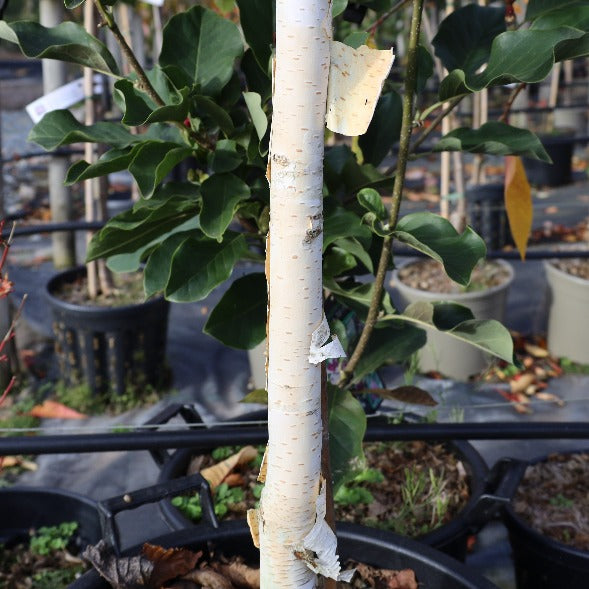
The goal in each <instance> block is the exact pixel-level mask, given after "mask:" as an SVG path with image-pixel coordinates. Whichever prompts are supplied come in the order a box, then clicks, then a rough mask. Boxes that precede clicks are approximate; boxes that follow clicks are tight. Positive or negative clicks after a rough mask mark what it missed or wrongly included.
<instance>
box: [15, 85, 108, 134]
mask: <svg viewBox="0 0 589 589" xmlns="http://www.w3.org/2000/svg"><path fill="white" fill-rule="evenodd" d="M94 92H95V93H96V94H100V93H101V92H102V77H101V76H100V75H99V74H95V75H94ZM84 98H85V96H84V78H78V79H77V80H74V81H73V82H69V83H68V84H65V85H63V86H60V87H59V88H56V89H55V90H53V91H52V92H49V93H48V94H45V95H44V96H41V98H37V100H34V101H33V102H31V103H30V104H27V106H26V107H25V108H26V111H27V113H28V115H29V116H30V117H31V119H33V122H34V123H35V124H36V123H38V122H39V121H40V120H41V119H42V118H43V117H44V116H45V114H46V113H48V112H50V111H52V110H58V109H60V108H69V107H70V106H72V105H74V104H76V102H80V101H82V100H84Z"/></svg>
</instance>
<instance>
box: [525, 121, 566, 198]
mask: <svg viewBox="0 0 589 589" xmlns="http://www.w3.org/2000/svg"><path fill="white" fill-rule="evenodd" d="M540 141H542V145H544V148H545V149H546V152H547V153H548V155H549V156H550V159H551V160H552V164H549V163H547V162H543V161H541V160H535V159H530V158H526V157H524V158H523V163H524V167H525V170H526V174H527V176H528V182H529V183H530V184H532V185H533V186H549V187H554V186H564V185H565V184H570V183H571V181H572V176H573V151H574V148H575V137H574V132H573V131H570V132H563V133H562V134H559V135H557V134H555V135H542V136H541V137H540Z"/></svg>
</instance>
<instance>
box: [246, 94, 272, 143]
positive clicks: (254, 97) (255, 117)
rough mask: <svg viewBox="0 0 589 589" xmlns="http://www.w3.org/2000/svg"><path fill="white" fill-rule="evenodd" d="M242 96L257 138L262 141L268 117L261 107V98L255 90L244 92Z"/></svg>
mask: <svg viewBox="0 0 589 589" xmlns="http://www.w3.org/2000/svg"><path fill="white" fill-rule="evenodd" d="M243 98H244V100H245V104H246V106H247V109H248V111H249V113H250V116H251V117H252V122H253V123H254V127H255V128H256V133H257V134H258V139H259V140H260V141H262V139H264V136H265V135H266V131H267V130H268V118H267V117H266V113H265V112H264V110H263V109H262V98H261V96H260V95H259V94H257V93H256V92H244V93H243Z"/></svg>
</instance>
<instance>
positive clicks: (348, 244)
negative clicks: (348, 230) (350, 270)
mask: <svg viewBox="0 0 589 589" xmlns="http://www.w3.org/2000/svg"><path fill="white" fill-rule="evenodd" d="M333 244H334V245H337V246H338V247H339V248H341V249H343V250H344V251H346V252H348V253H349V254H352V255H353V256H354V257H355V258H356V259H357V260H359V261H360V262H362V264H364V266H366V269H367V270H368V271H369V272H373V271H374V265H373V263H372V258H371V257H370V254H369V253H368V252H367V251H366V250H365V249H364V247H363V246H362V244H361V243H360V242H359V241H358V240H357V239H356V238H355V237H342V238H340V239H336V240H335V241H334V242H333Z"/></svg>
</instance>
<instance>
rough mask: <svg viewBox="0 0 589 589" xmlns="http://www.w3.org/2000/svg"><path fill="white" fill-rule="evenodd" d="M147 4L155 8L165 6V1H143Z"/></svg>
mask: <svg viewBox="0 0 589 589" xmlns="http://www.w3.org/2000/svg"><path fill="white" fill-rule="evenodd" d="M143 2H146V3H147V4H152V5H153V6H163V5H164V0H143Z"/></svg>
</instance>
